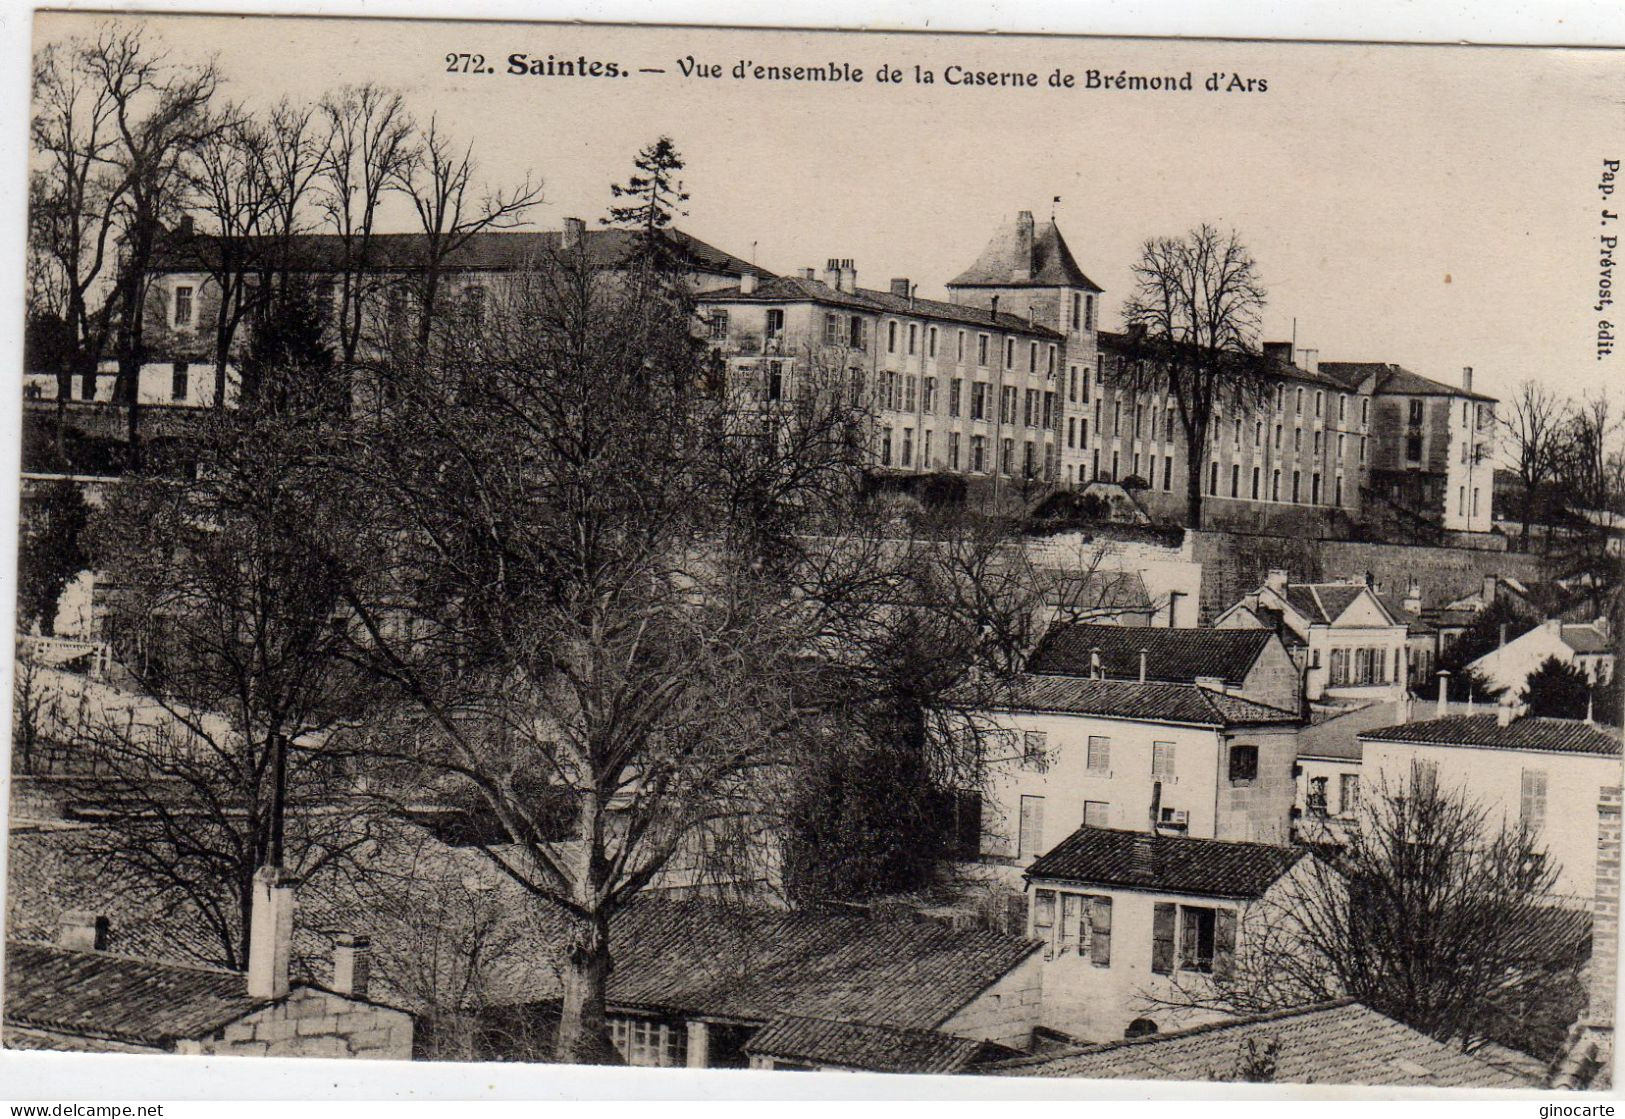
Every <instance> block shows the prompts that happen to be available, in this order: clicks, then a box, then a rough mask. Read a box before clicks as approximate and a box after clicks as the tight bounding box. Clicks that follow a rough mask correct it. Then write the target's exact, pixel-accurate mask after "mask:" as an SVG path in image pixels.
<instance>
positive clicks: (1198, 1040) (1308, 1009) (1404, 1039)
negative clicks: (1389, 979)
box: [977, 999, 1533, 1088]
mask: <svg viewBox="0 0 1625 1119" xmlns="http://www.w3.org/2000/svg"><path fill="white" fill-rule="evenodd" d="M977 1071H986V1072H989V1073H992V1074H993V1075H997V1076H1064V1077H1069V1078H1077V1079H1087V1080H1208V1081H1214V1080H1219V1081H1224V1080H1236V1081H1254V1082H1258V1081H1267V1082H1274V1083H1278V1084H1325V1085H1332V1084H1370V1085H1380V1086H1382V1087H1385V1088H1400V1087H1403V1088H1423V1087H1431V1088H1528V1087H1532V1086H1533V1085H1531V1083H1530V1082H1529V1081H1528V1080H1526V1079H1524V1078H1522V1077H1520V1076H1518V1075H1516V1074H1515V1073H1512V1072H1509V1071H1507V1070H1505V1069H1502V1068H1499V1067H1497V1066H1496V1065H1492V1064H1490V1063H1489V1062H1488V1061H1482V1060H1479V1059H1478V1058H1477V1057H1474V1056H1472V1055H1470V1054H1467V1053H1463V1052H1462V1051H1461V1050H1460V1049H1459V1048H1458V1047H1456V1046H1452V1045H1446V1044H1445V1043H1443V1042H1440V1041H1435V1040H1434V1039H1433V1038H1431V1037H1428V1036H1427V1035H1426V1034H1424V1033H1421V1032H1420V1031H1418V1030H1413V1029H1412V1028H1410V1027H1409V1026H1406V1025H1404V1024H1403V1023H1400V1022H1396V1021H1395V1020H1394V1019H1392V1018H1389V1017H1388V1016H1387V1015H1384V1014H1379V1013H1377V1012H1376V1011H1375V1010H1372V1009H1371V1008H1370V1007H1367V1006H1363V1005H1361V1004H1360V1003H1358V1002H1354V1001H1353V1000H1348V999H1344V1000H1337V1001H1333V1002H1325V1003H1317V1004H1314V1005H1310V1006H1302V1007H1295V1008H1293V1009H1290V1010H1281V1011H1276V1012H1274V1013H1269V1014H1256V1015H1250V1016H1247V1017H1244V1018H1236V1019H1231V1020H1228V1021H1222V1022H1212V1023H1207V1024H1204V1025H1199V1026H1192V1027H1190V1028H1188V1029H1182V1030H1175V1031H1172V1032H1160V1033H1155V1034H1147V1035H1145V1036H1142V1037H1136V1038H1129V1039H1125V1040H1121V1041H1112V1042H1107V1043H1105V1044H1101V1045H1090V1046H1086V1047H1083V1048H1080V1049H1078V1050H1077V1051H1076V1052H1072V1053H1064V1054H1060V1055H1057V1056H1049V1057H1028V1058H1017V1059H1014V1060H1010V1061H1005V1062H1002V1063H1000V1064H998V1065H995V1066H993V1067H992V1068H989V1069H985V1070H977Z"/></svg>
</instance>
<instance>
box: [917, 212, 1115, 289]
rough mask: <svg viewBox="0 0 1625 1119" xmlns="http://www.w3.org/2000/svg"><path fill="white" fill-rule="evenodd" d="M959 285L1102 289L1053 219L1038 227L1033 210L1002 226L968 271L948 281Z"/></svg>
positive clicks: (950, 285) (951, 285)
mask: <svg viewBox="0 0 1625 1119" xmlns="http://www.w3.org/2000/svg"><path fill="white" fill-rule="evenodd" d="M948 286H949V287H950V288H956V287H1000V288H1008V287H1075V288H1083V289H1084V290H1086V291H1092V292H1099V291H1100V290H1101V289H1100V285H1099V284H1097V283H1095V282H1094V281H1093V280H1091V279H1090V278H1089V277H1088V276H1085V275H1084V274H1083V269H1081V268H1079V267H1078V262H1077V261H1076V260H1074V259H1073V258H1072V250H1071V249H1069V248H1067V244H1066V238H1064V237H1062V236H1061V230H1060V227H1059V226H1057V225H1056V224H1055V222H1054V221H1053V220H1051V221H1049V222H1047V223H1046V224H1044V225H1043V226H1035V224H1034V222H1033V216H1032V214H1031V213H1030V212H1026V211H1023V212H1022V213H1021V214H1019V215H1018V216H1017V217H1016V219H1015V220H1014V221H1012V222H1009V223H1007V224H1005V225H1001V226H1000V227H999V230H998V232H996V233H995V234H994V235H993V239H992V240H990V241H989V242H988V243H987V247H986V248H984V249H983V250H982V255H981V256H979V257H977V258H976V263H975V264H972V265H971V266H970V267H969V268H967V269H965V271H963V272H961V273H960V274H959V275H957V276H955V277H954V278H953V279H952V280H950V281H948Z"/></svg>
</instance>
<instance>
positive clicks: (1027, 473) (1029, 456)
mask: <svg viewBox="0 0 1625 1119" xmlns="http://www.w3.org/2000/svg"><path fill="white" fill-rule="evenodd" d="M1022 447H1023V450H1022V454H1021V475H1022V477H1024V478H1032V477H1034V476H1035V475H1034V472H1033V465H1034V463H1035V462H1036V461H1037V460H1036V459H1035V458H1034V457H1033V456H1034V454H1035V451H1034V448H1033V441H1032V440H1031V439H1029V440H1027V441H1026V442H1025V443H1024V444H1022Z"/></svg>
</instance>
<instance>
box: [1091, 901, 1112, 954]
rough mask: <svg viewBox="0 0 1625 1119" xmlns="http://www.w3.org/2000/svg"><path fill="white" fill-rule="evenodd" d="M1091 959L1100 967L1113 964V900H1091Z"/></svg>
mask: <svg viewBox="0 0 1625 1119" xmlns="http://www.w3.org/2000/svg"><path fill="white" fill-rule="evenodd" d="M1089 959H1090V961H1091V962H1093V963H1095V964H1097V965H1099V966H1100V967H1110V966H1111V962H1112V899H1111V898H1095V897H1092V898H1090V899H1089Z"/></svg>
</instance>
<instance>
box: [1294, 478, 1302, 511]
mask: <svg viewBox="0 0 1625 1119" xmlns="http://www.w3.org/2000/svg"><path fill="white" fill-rule="evenodd" d="M1301 478H1302V475H1301V473H1300V472H1299V471H1297V470H1294V471H1293V472H1292V504H1294V505H1296V504H1297V503H1298V489H1299V485H1298V483H1299V481H1300V480H1301Z"/></svg>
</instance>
